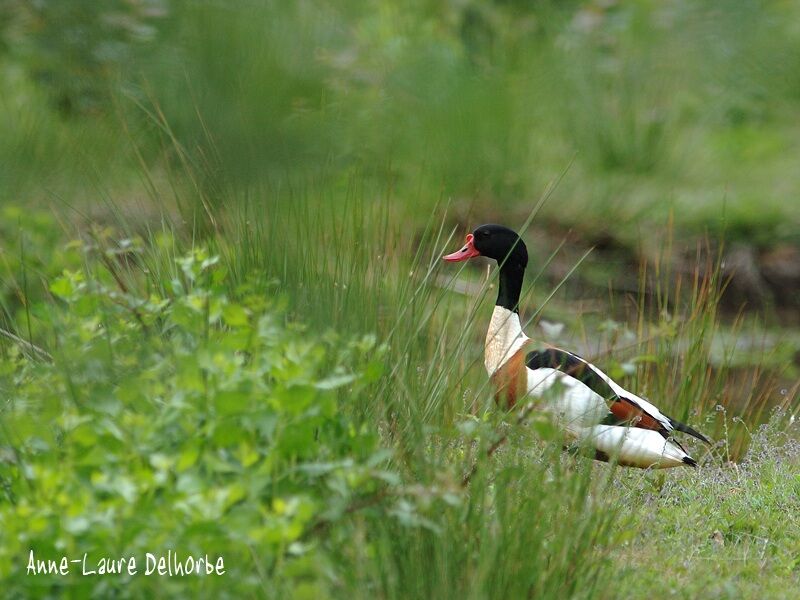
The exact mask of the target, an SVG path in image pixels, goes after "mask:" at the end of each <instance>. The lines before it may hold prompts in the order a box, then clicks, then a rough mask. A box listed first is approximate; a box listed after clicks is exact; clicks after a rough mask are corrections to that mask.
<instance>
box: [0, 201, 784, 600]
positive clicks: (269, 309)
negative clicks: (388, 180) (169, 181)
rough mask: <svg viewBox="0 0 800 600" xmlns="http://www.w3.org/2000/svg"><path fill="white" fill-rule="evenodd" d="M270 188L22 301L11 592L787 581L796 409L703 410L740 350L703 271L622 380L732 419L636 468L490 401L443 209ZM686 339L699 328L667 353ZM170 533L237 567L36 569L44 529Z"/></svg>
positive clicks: (15, 375)
mask: <svg viewBox="0 0 800 600" xmlns="http://www.w3.org/2000/svg"><path fill="white" fill-rule="evenodd" d="M274 193H275V196H273V200H274V202H273V203H272V205H271V209H270V210H269V211H268V212H263V213H255V212H254V211H253V209H252V208H248V207H249V204H248V202H247V201H246V200H243V201H241V202H231V203H229V206H232V207H234V208H233V209H231V210H219V211H218V212H216V213H214V215H213V216H214V219H213V222H214V223H215V229H214V231H213V232H212V233H211V234H210V237H208V238H207V239H206V241H205V242H203V243H202V244H200V243H199V242H198V241H197V240H194V241H193V240H192V238H191V237H189V236H187V234H188V233H189V231H187V230H181V229H179V228H178V229H172V226H169V225H164V226H163V227H162V229H161V230H159V231H157V232H152V233H151V234H149V235H145V236H144V237H143V238H140V239H138V240H137V239H135V238H134V239H133V240H132V241H131V242H125V241H123V239H125V236H123V235H122V234H120V233H115V229H114V228H110V229H107V230H105V231H104V232H98V233H95V234H94V235H92V236H91V237H90V238H87V239H86V241H85V242H84V243H82V244H77V245H73V246H74V250H73V251H72V252H71V253H67V254H64V255H63V256H64V260H65V261H66V262H67V264H66V265H65V268H66V271H64V274H63V275H60V276H58V275H54V276H52V277H47V278H43V279H41V280H38V281H36V282H35V283H33V284H32V286H31V289H30V290H29V294H30V298H31V299H32V304H31V305H30V306H28V307H27V309H26V310H22V309H20V310H21V312H20V313H19V315H20V317H21V318H23V317H25V315H27V314H30V320H31V331H32V332H33V337H32V338H31V339H32V341H33V342H34V343H35V344H37V345H39V346H41V347H44V348H45V349H46V351H47V352H48V353H49V354H50V355H52V361H47V360H44V359H43V358H42V354H41V353H37V352H29V351H27V346H26V345H25V344H19V343H12V342H10V341H5V342H4V343H3V345H2V348H3V352H4V361H3V364H4V371H3V384H2V385H3V387H4V389H6V390H8V393H9V401H8V402H7V403H6V405H5V407H4V410H3V412H2V415H0V418H2V432H3V433H2V436H3V448H4V452H5V455H4V456H5V458H4V460H3V463H2V472H1V474H2V479H3V482H4V490H5V491H4V500H3V501H2V503H0V507H1V510H0V521H2V523H3V529H4V532H5V535H6V538H5V539H6V542H5V543H4V546H3V556H2V563H1V564H2V565H3V570H2V575H1V576H2V578H3V580H4V587H5V589H7V590H11V593H16V594H25V595H34V596H39V597H47V596H50V595H56V594H58V595H63V594H68V595H71V596H73V597H80V596H82V595H85V594H87V593H88V592H89V591H90V590H94V592H95V593H103V594H110V593H113V594H123V595H130V596H134V597H137V596H141V595H150V594H153V593H157V594H167V593H174V592H177V591H179V590H180V591H183V592H186V591H187V590H194V591H196V592H199V591H200V590H202V591H203V592H204V593H214V594H216V595H221V596H225V595H230V596H231V597H240V596H241V595H250V594H259V595H260V594H264V595H267V596H275V597H290V596H292V597H293V596H310V597H326V596H327V597H375V596H380V597H396V598H407V597H432V596H435V597H454V598H455V597H458V598H461V597H465V596H466V597H474V598H484V597H519V596H525V595H534V596H537V597H552V598H559V597H575V598H604V597H615V596H617V595H618V594H619V593H620V590H625V595H646V594H657V593H663V589H664V586H668V587H670V586H671V587H674V588H675V589H684V588H686V587H688V588H689V589H695V590H697V591H698V593H699V591H700V590H701V589H703V588H704V587H707V586H708V585H711V584H710V583H709V582H708V575H707V571H706V570H705V567H707V564H706V563H707V561H710V562H711V563H712V564H713V563H714V561H716V562H717V563H718V564H720V565H724V568H723V569H722V570H721V571H719V570H715V571H714V573H715V574H719V573H721V574H722V577H723V581H722V582H719V581H715V583H714V586H716V587H715V588H714V589H717V588H718V589H719V590H720V591H719V594H720V595H722V596H723V597H724V595H725V594H728V595H730V596H733V595H738V594H742V593H744V594H751V595H752V594H755V590H756V587H757V586H756V584H755V583H754V582H753V578H754V577H755V573H756V572H757V573H758V574H759V575H758V576H759V577H760V578H761V579H760V583H759V584H758V589H773V590H775V591H776V593H778V592H779V591H780V589H782V586H783V585H784V583H783V582H785V580H786V578H787V577H790V578H791V577H795V575H793V573H795V565H794V562H793V561H794V559H793V558H792V556H793V551H794V544H795V542H796V538H797V528H796V523H794V522H792V521H791V520H790V521H789V522H788V523H787V522H786V521H785V519H784V516H785V514H793V512H794V511H795V510H796V508H798V507H797V506H796V504H797V494H796V492H797V480H796V476H795V475H794V471H795V470H796V468H797V464H798V460H800V455H798V453H797V450H796V443H795V442H793V441H791V439H792V436H794V435H795V434H796V433H795V432H794V426H791V427H789V428H788V429H787V422H786V419H787V417H786V416H785V413H781V415H777V416H775V417H774V419H773V421H772V425H771V429H769V430H764V431H763V432H759V433H758V435H757V436H756V442H755V443H754V444H753V445H752V446H751V449H750V450H749V451H745V450H744V447H745V445H746V443H747V442H748V441H750V439H749V437H750V436H749V434H747V433H746V428H748V427H749V428H750V429H751V430H753V431H755V430H756V429H757V428H758V425H757V421H758V419H759V417H758V414H757V412H756V409H758V408H759V407H760V406H761V404H763V401H762V400H759V398H758V396H757V395H754V396H753V397H752V399H751V403H750V404H749V406H752V407H753V408H752V409H748V410H747V411H745V412H744V413H742V414H743V415H744V416H745V418H746V419H747V420H746V421H745V422H744V423H742V424H741V425H740V424H739V423H738V422H737V423H736V424H735V425H734V423H733V422H732V415H730V414H728V412H719V411H715V410H714V408H713V407H714V403H715V402H719V403H722V404H725V400H724V398H722V397H721V396H722V395H723V394H724V390H725V386H726V376H727V375H728V374H729V370H727V369H728V367H727V363H726V362H725V361H724V360H723V361H722V363H721V364H720V365H719V366H718V367H717V369H718V370H717V372H716V373H715V374H713V375H712V374H710V373H708V372H707V371H706V369H705V364H706V363H705V361H706V360H707V357H708V353H709V352H710V349H709V345H708V343H707V342H708V337H709V336H711V335H712V334H713V332H714V331H715V328H716V327H717V326H718V319H717V317H716V315H715V313H714V311H713V306H714V303H715V302H716V300H717V296H716V295H715V294H716V292H714V289H715V288H714V283H713V282H702V281H699V282H697V284H696V287H695V288H694V291H693V293H692V294H691V298H693V300H692V301H691V302H690V303H689V304H686V305H684V304H676V305H675V306H674V308H673V310H674V313H675V317H674V318H673V320H672V321H669V322H662V323H660V324H659V323H651V322H650V321H649V320H648V316H647V312H646V310H645V309H644V308H643V309H642V310H643V314H642V322H641V324H640V328H642V329H644V328H645V326H652V327H654V328H656V329H658V328H660V329H658V331H657V334H656V335H655V336H651V338H649V339H650V341H645V342H644V344H643V346H642V347H640V348H638V349H636V350H635V351H634V352H631V350H630V348H629V349H628V350H627V352H628V354H627V355H626V356H630V355H631V354H633V355H634V357H635V356H645V354H644V353H645V352H646V353H650V354H653V355H655V358H650V359H646V360H640V361H636V360H634V364H635V365H638V368H635V376H634V377H632V378H629V377H626V376H625V374H624V373H625V369H624V368H622V366H621V367H620V368H622V371H621V377H622V378H623V381H624V382H626V383H630V384H631V385H635V386H636V387H637V389H640V390H644V391H646V392H647V394H648V395H650V396H651V397H653V399H654V400H655V399H657V401H658V403H659V404H660V405H661V406H662V407H663V408H664V409H665V410H667V411H668V412H670V413H671V414H675V415H680V416H684V415H686V416H687V418H688V419H689V420H690V421H691V422H693V423H695V424H698V425H701V426H702V428H703V429H705V430H706V431H708V432H709V433H712V432H713V433H715V434H716V439H717V440H718V443H717V444H716V445H715V446H714V447H713V448H712V449H711V450H710V452H708V453H707V454H706V453H705V450H704V449H702V448H696V449H695V450H696V451H697V452H699V454H698V456H699V457H700V458H701V462H702V463H703V464H704V466H703V468H701V469H700V470H699V471H690V470H679V471H672V472H669V473H650V474H648V473H642V472H620V471H619V470H617V469H614V468H613V467H608V466H604V465H595V464H593V463H592V462H591V461H589V460H585V459H581V458H578V457H570V456H568V455H563V454H562V453H561V451H560V443H559V441H558V437H557V434H556V433H555V432H554V431H553V430H552V428H551V427H550V425H549V424H548V422H547V421H546V420H542V419H541V417H539V416H537V413H536V412H535V411H534V413H533V416H532V418H529V419H527V420H526V422H525V423H524V424H522V425H519V424H517V423H516V421H517V419H516V416H514V415H513V414H512V415H508V414H504V413H503V412H501V411H498V410H497V409H496V408H495V407H494V405H493V400H492V392H491V389H490V387H489V386H488V382H487V381H486V378H485V376H484V374H483V369H482V366H481V362H482V361H481V351H482V344H481V339H482V336H483V330H484V327H485V324H486V317H487V316H488V314H489V309H490V306H491V290H489V289H488V288H487V287H486V286H484V292H485V293H482V294H479V295H477V296H476V297H474V298H469V297H464V296H462V295H460V294H454V293H452V292H450V291H449V290H448V289H447V287H441V286H440V285H438V284H437V283H436V282H437V281H439V280H438V279H437V277H438V276H440V275H444V276H445V277H447V278H450V277H459V275H458V273H457V272H453V270H452V266H450V265H444V264H443V263H441V264H440V261H439V256H440V254H441V251H442V250H443V249H445V248H448V247H451V246H453V245H454V244H455V243H456V239H454V238H453V237H452V236H450V235H449V232H448V233H445V232H444V231H442V229H441V228H440V227H439V226H437V225H435V221H432V224H431V226H430V227H429V228H428V229H427V230H426V232H425V233H423V234H422V235H421V236H418V237H414V238H409V236H407V235H406V229H405V228H404V227H403V226H402V223H401V222H398V221H395V220H393V219H391V218H390V215H389V213H388V211H387V210H386V206H385V205H382V204H375V203H372V202H370V201H369V200H367V198H369V197H370V195H369V194H367V193H366V192H365V191H364V190H361V189H359V188H358V187H357V186H356V187H347V186H346V187H345V188H344V190H343V192H342V195H339V196H331V197H327V198H326V197H324V194H323V195H320V194H318V193H316V192H314V191H313V190H312V189H307V190H305V191H303V192H297V191H284V192H279V191H278V192H274ZM281 194H285V195H281ZM253 195H254V196H257V194H256V193H255V192H254V193H253ZM342 207H346V208H347V210H343V209H342ZM125 225H126V223H125V222H123V223H121V226H123V227H124V226H125ZM55 230H57V229H55ZM62 239H66V238H62ZM61 243H63V242H61ZM192 246H194V250H191V247H192ZM203 246H206V247H207V248H208V251H204V250H203V249H202V247H203ZM214 256H218V257H219V258H218V259H214V258H213V257H214ZM23 267H24V265H23ZM448 267H450V268H449V269H448ZM578 268H580V266H578ZM39 286H44V289H43V290H42V289H39ZM538 286H541V282H539V283H538ZM530 291H531V289H530V287H529V288H528V291H527V292H526V298H529V297H530ZM37 298H38V300H36V299H37ZM33 300H36V301H35V303H33ZM665 301H666V300H665ZM546 309H547V306H545V310H546ZM526 314H528V316H533V315H534V313H527V312H526ZM25 322H26V321H25V320H24V319H23V320H20V321H19V322H18V323H17V322H12V323H11V324H10V325H11V327H12V328H13V329H14V330H15V331H18V332H20V333H21V334H24V333H25V331H26V329H25V327H24V326H23V324H24V323H25ZM670 323H671V324H672V328H673V329H669V327H668V325H669V324H670ZM529 327H532V325H529ZM22 337H26V338H27V337H28V336H27V335H23V336H22ZM642 337H643V338H644V339H645V340H647V339H648V338H646V337H645V336H642ZM679 343H680V344H684V343H688V344H689V350H690V351H688V352H686V353H685V356H684V358H682V359H680V360H676V359H675V355H674V352H673V349H672V346H673V345H674V344H679ZM610 345H611V347H612V348H613V347H614V341H613V340H611V341H610ZM616 355H617V357H622V356H623V355H622V354H620V353H617V354H616ZM650 361H652V363H651V362H650ZM613 364H614V363H613V361H612V362H611V366H612V367H613ZM791 394H793V395H794V394H796V390H793V391H792V392H791ZM737 421H739V419H738V417H737ZM736 427H739V428H740V429H739V430H738V431H737V430H735V428H736ZM742 427H744V428H745V430H744V431H743V430H742V429H741V428H742ZM501 436H507V440H506V443H505V444H504V445H503V446H502V447H501V448H500V449H499V450H498V451H497V452H492V453H490V454H489V455H487V450H488V449H489V448H490V446H492V445H493V444H494V443H495V442H496V441H497V440H499V439H501ZM787 436H788V437H787ZM730 456H740V457H741V459H742V462H741V463H740V465H738V466H734V465H732V464H731V463H728V462H726V461H727V460H728V459H729V457H730ZM473 469H474V475H473V476H471V478H470V480H469V484H468V485H467V486H463V485H462V479H463V477H464V476H465V474H467V473H469V472H470V471H472V470H473ZM731 486H736V488H735V492H732V491H731V490H732V487H731ZM717 530H718V531H720V532H721V533H720V534H719V535H721V536H722V539H723V540H724V544H725V545H724V546H722V547H719V548H718V547H717V546H718V545H719V544H718V542H716V541H714V539H712V538H711V536H714V535H716V534H715V533H714V532H715V531H717ZM718 537H719V536H717V538H718ZM763 540H767V541H763ZM168 547H169V548H176V549H179V550H180V549H182V550H184V552H194V553H202V552H209V553H211V552H214V553H217V554H221V555H223V556H224V557H225V560H226V565H230V566H229V572H228V575H226V576H224V577H221V578H204V579H199V580H188V581H187V580H182V579H170V580H167V581H164V580H161V579H154V578H148V577H144V576H136V577H133V578H130V579H128V578H106V579H103V580H95V579H91V578H83V577H77V576H74V577H73V576H70V577H64V578H61V577H55V576H45V575H42V576H37V577H35V578H34V577H32V576H26V575H25V572H24V566H25V564H26V561H27V553H28V552H29V551H30V549H34V550H35V551H36V552H37V554H41V555H43V556H60V555H62V554H67V555H70V556H71V555H73V554H76V553H77V554H80V553H82V552H88V553H89V554H90V555H95V556H98V557H99V556H101V555H105V554H108V555H114V556H116V555H136V556H138V557H139V560H140V564H141V563H142V561H143V560H144V559H143V557H144V553H145V552H153V551H160V550H162V549H163V550H166V548H168ZM753 561H757V565H758V566H754V564H756V563H754V562H753ZM701 565H702V568H701ZM634 567H636V568H635V569H634ZM641 573H646V574H647V576H646V577H643V576H642V575H641Z"/></svg>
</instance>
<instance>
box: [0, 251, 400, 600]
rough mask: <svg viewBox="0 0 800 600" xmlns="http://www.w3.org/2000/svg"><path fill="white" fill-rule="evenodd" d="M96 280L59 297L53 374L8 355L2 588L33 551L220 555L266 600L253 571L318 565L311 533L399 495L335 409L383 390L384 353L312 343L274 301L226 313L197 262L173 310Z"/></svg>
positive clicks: (370, 439) (205, 264)
mask: <svg viewBox="0 0 800 600" xmlns="http://www.w3.org/2000/svg"><path fill="white" fill-rule="evenodd" d="M97 267H98V265H97V264H95V265H92V264H91V263H90V264H89V267H88V268H89V270H88V271H85V272H84V271H65V272H64V274H63V275H61V276H60V277H58V278H56V279H54V280H53V281H52V283H51V284H50V291H51V292H52V293H53V294H54V295H55V296H56V297H58V298H59V299H60V300H61V301H62V302H64V303H65V304H66V306H65V309H66V310H64V311H57V312H52V313H51V316H52V319H53V320H52V323H51V326H52V335H53V336H54V339H55V346H56V348H57V349H56V350H54V362H53V363H52V364H41V363H38V362H36V361H29V360H25V359H23V357H22V356H21V355H20V354H19V353H18V352H16V351H15V350H14V348H13V347H12V348H8V347H7V348H5V355H6V361H5V365H6V369H4V373H3V379H4V383H3V386H4V387H5V388H6V389H8V390H9V391H10V390H11V389H12V387H13V388H14V389H15V391H14V392H13V395H12V397H10V399H9V403H8V404H7V405H6V408H5V410H4V411H3V414H2V431H3V436H2V437H3V439H2V446H3V449H4V452H5V456H6V460H5V461H4V462H3V464H2V468H1V470H0V477H2V481H3V488H4V494H3V500H2V502H0V522H2V526H3V530H4V536H5V537H4V539H5V540H6V543H4V545H3V550H2V553H3V556H2V559H0V564H2V565H4V567H3V572H2V575H1V576H2V578H3V579H4V580H5V581H6V584H5V585H4V586H3V587H4V589H6V590H7V591H12V592H13V591H14V590H17V591H19V590H21V589H24V588H23V587H20V586H24V585H25V581H26V578H25V574H24V571H22V570H21V569H20V566H21V563H20V557H21V556H23V555H26V554H27V552H28V549H33V550H34V551H35V552H36V553H37V554H41V555H50V556H52V555H53V554H55V553H59V554H68V555H70V556H73V555H74V556H77V557H80V556H81V555H82V553H83V552H85V551H87V550H89V549H95V552H100V551H102V553H103V554H104V555H107V556H108V555H112V554H113V555H119V556H129V555H137V556H139V557H140V560H143V558H144V554H145V552H151V551H153V548H156V547H161V546H163V547H164V548H165V549H166V547H167V546H169V547H171V548H184V549H185V551H186V552H190V551H193V552H197V553H199V554H202V553H203V552H206V553H211V552H213V553H214V554H217V555H222V556H224V557H225V560H226V561H227V564H228V565H230V566H229V567H228V569H229V578H230V579H234V580H238V579H240V578H241V581H242V583H246V584H247V585H249V586H256V587H258V585H259V584H258V581H257V580H253V577H254V576H255V573H256V572H257V571H258V570H261V571H263V572H264V573H274V570H275V569H276V567H277V565H278V564H283V563H284V562H285V561H288V563H287V564H284V568H287V569H290V568H291V564H292V562H293V561H302V562H304V563H305V562H307V561H309V560H313V559H312V558H311V557H309V556H307V555H308V554H309V553H310V554H311V555H312V556H313V555H314V554H315V553H316V552H317V550H316V549H315V548H314V547H313V546H309V545H307V544H305V543H304V542H303V540H302V538H303V536H304V534H306V533H307V532H308V531H309V530H310V529H313V527H315V526H318V525H319V524H320V523H323V522H324V523H333V522H336V521H337V520H338V519H340V518H342V516H343V515H344V514H346V512H347V510H348V506H349V503H351V502H352V501H353V500H354V499H358V498H360V497H369V496H370V495H373V494H375V493H377V492H379V491H380V490H382V489H384V488H386V487H387V486H392V487H396V486H398V485H399V483H400V480H399V478H398V476H397V475H396V474H395V473H393V472H392V471H391V470H386V468H387V462H386V461H387V458H388V455H387V453H386V452H385V451H384V450H382V449H381V447H380V444H379V440H378V438H377V437H376V436H375V435H374V433H373V432H372V431H370V430H368V429H366V428H364V427H361V426H360V425H358V424H357V423H355V422H354V421H352V420H351V419H350V418H348V417H347V413H346V412H343V411H341V410H340V404H339V403H340V400H341V398H342V397H346V396H347V395H350V394H358V393H359V390H361V389H363V388H364V386H365V385H368V384H370V382H371V380H372V379H374V377H375V376H376V375H377V374H378V373H379V370H377V369H376V366H377V365H379V364H380V362H379V361H380V356H381V353H382V351H381V349H380V348H377V347H376V346H375V341H374V339H363V340H354V341H352V342H345V341H341V340H339V339H337V338H336V337H335V336H327V337H326V338H325V339H324V340H317V339H315V338H314V337H310V336H309V335H308V332H307V331H304V330H303V328H301V327H298V326H293V325H289V326H287V325H286V324H285V323H284V320H283V318H282V317H281V314H280V309H279V308H278V307H277V306H276V304H275V302H273V301H269V300H266V299H265V298H263V297H260V296H256V295H253V294H249V293H247V292H246V290H242V293H241V294H240V299H239V300H236V301H234V300H232V299H230V298H228V297H227V295H226V293H225V287H224V286H223V285H222V283H223V281H224V271H223V270H222V269H221V268H220V267H219V266H218V265H217V259H216V258H215V257H211V256H208V255H207V254H205V253H204V252H202V251H200V250H195V251H193V252H191V253H190V254H188V255H186V256H184V257H182V258H180V259H179V260H178V261H177V267H178V268H177V269H176V270H175V272H174V278H173V279H172V280H171V281H169V282H168V284H167V287H166V289H165V290H164V295H161V292H156V291H153V292H152V293H151V294H150V295H148V296H139V295H137V294H135V293H128V292H125V291H123V290H121V289H119V288H117V287H111V286H109V285H107V284H106V283H105V282H104V281H103V278H101V277H95V276H93V275H92V269H94V268H97ZM343 360H344V361H346V362H345V363H343V362H342V361H343ZM43 424H47V425H44V426H43ZM109 553H110V554H109ZM254 561H255V565H254ZM270 581H272V583H273V584H275V585H282V583H281V582H282V577H281V576H280V574H278V576H277V578H276V579H274V580H272V579H270ZM142 583H143V584H144V585H145V586H161V585H163V584H161V583H158V584H156V583H155V582H147V580H146V579H144V580H142ZM129 584H130V582H129V581H126V580H115V581H107V582H102V583H100V584H97V583H96V582H92V581H90V580H85V579H82V578H79V577H74V578H69V580H65V581H64V582H63V583H54V584H53V585H55V586H56V587H55V588H52V589H53V591H55V590H57V589H59V587H60V586H61V585H63V586H65V588H67V589H69V590H70V592H71V593H74V594H76V595H77V594H80V593H82V592H81V590H83V591H85V590H88V589H95V591H96V592H99V591H101V590H105V591H106V592H105V593H111V591H112V590H117V591H118V592H119V591H121V590H123V589H125V588H126V586H127V585H129ZM208 584H209V582H208V581H205V582H203V585H204V586H207V585H208ZM166 585H167V586H168V588H169V586H176V587H174V589H184V586H185V585H186V583H185V582H173V583H167V584H166ZM191 585H196V584H191ZM214 585H218V586H219V589H220V590H224V589H226V588H228V587H229V584H228V583H226V582H225V581H219V582H214ZM260 585H266V583H265V582H261V584H260ZM45 589H46V588H43V589H42V590H41V591H42V592H44V591H45ZM151 589H157V587H151ZM205 589H207V588H205Z"/></svg>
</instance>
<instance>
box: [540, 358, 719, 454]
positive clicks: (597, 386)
mask: <svg viewBox="0 0 800 600" xmlns="http://www.w3.org/2000/svg"><path fill="white" fill-rule="evenodd" d="M525 364H527V365H528V368H529V369H533V370H536V369H558V370H559V371H561V372H562V373H565V374H567V375H569V376H570V377H574V378H575V379H577V380H578V381H580V382H581V383H583V384H584V385H585V386H586V387H588V388H589V389H590V390H592V391H593V392H594V393H595V394H598V395H599V396H601V397H602V398H604V399H605V400H608V401H617V400H623V401H626V402H632V401H631V400H628V399H627V398H621V397H620V396H619V395H618V394H617V393H616V392H615V391H614V390H613V389H612V388H611V386H610V385H608V382H606V381H605V380H604V379H603V378H602V377H600V376H599V375H598V374H597V373H596V372H595V371H594V369H592V368H591V367H590V366H589V365H588V364H587V363H586V361H584V360H583V359H582V358H580V357H578V356H575V355H574V354H572V353H570V352H565V351H564V350H559V349H558V348H546V349H544V350H534V351H533V352H530V353H528V355H527V356H526V357H525ZM634 404H635V403H634ZM662 414H663V413H662ZM664 416H665V417H666V418H667V419H668V420H669V422H670V425H672V427H673V428H674V429H675V430H676V431H682V432H683V433H687V434H689V435H691V436H693V437H696V438H697V439H698V440H701V441H703V442H705V443H706V444H710V443H711V442H710V441H709V440H708V438H707V437H706V436H704V435H703V434H702V433H700V432H699V431H697V430H696V429H693V428H692V427H689V426H688V425H686V424H685V423H681V422H680V421H676V420H675V419H673V418H671V417H668V416H667V415H664ZM623 423H625V421H620V420H619V419H618V418H617V417H615V416H614V414H613V413H612V412H609V413H608V415H606V417H605V418H604V419H603V420H602V421H601V424H603V425H621V424H623ZM658 432H659V433H660V434H661V435H662V436H664V437H665V438H666V437H669V432H668V431H667V430H666V428H663V429H660V430H658Z"/></svg>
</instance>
